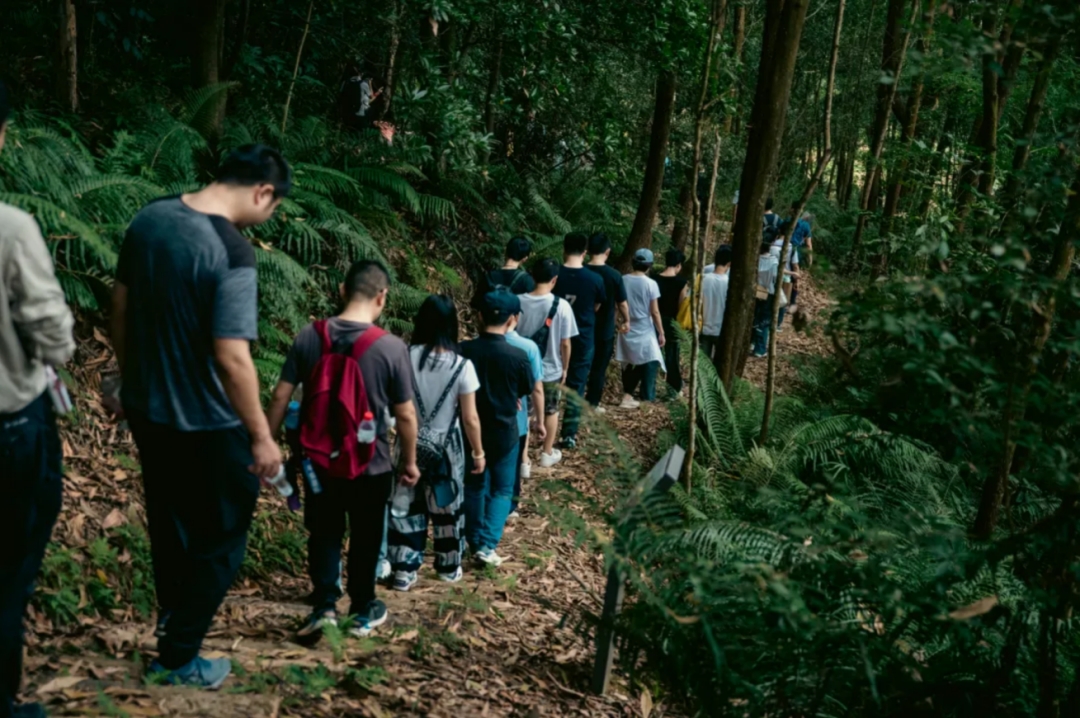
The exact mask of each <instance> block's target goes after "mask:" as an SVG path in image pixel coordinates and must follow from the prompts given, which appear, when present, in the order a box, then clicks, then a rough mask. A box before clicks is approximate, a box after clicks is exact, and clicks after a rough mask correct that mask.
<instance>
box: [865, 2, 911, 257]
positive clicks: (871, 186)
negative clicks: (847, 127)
mask: <svg viewBox="0 0 1080 718" xmlns="http://www.w3.org/2000/svg"><path fill="white" fill-rule="evenodd" d="M907 2H908V0H889V12H888V18H887V20H886V21H885V39H884V41H883V43H882V53H881V71H882V73H883V74H887V75H890V76H891V77H892V79H893V81H892V82H891V83H889V84H888V85H884V84H879V85H878V90H877V105H876V108H875V111H874V126H873V129H872V130H871V135H870V156H869V157H867V160H866V175H865V177H864V179H863V189H862V193H861V194H860V195H859V218H858V220H857V221H856V224H855V237H854V239H853V240H852V247H851V261H852V263H855V262H857V261H858V255H859V250H860V248H861V245H862V237H863V232H864V231H865V229H866V220H867V215H868V213H869V211H870V206H871V198H872V197H874V196H876V191H877V185H878V181H879V179H880V177H881V165H880V162H881V152H882V150H883V149H884V148H885V138H886V136H887V135H888V131H889V118H890V117H891V116H892V108H893V103H894V102H895V101H896V92H897V89H898V88H899V87H900V75H901V73H902V72H903V70H904V58H905V57H906V56H907V47H908V41H909V40H910V39H911V27H912V25H913V24H914V22H915V18H916V17H917V14H916V13H918V10H919V2H918V0H915V2H914V3H912V9H913V11H912V14H911V20H910V22H908V26H907V28H906V29H905V30H904V32H903V34H902V35H901V32H900V25H901V23H902V22H903V20H904V15H905V5H906V4H907Z"/></svg>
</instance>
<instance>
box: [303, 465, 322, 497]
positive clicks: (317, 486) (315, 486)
mask: <svg viewBox="0 0 1080 718" xmlns="http://www.w3.org/2000/svg"><path fill="white" fill-rule="evenodd" d="M300 468H301V469H302V470H303V472H304V478H305V479H307V485H308V488H309V489H311V493H313V494H321V493H322V482H321V481H319V475H318V474H316V473H315V466H314V465H313V464H312V463H311V459H304V460H303V462H301V464H300Z"/></svg>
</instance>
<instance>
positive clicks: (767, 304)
mask: <svg viewBox="0 0 1080 718" xmlns="http://www.w3.org/2000/svg"><path fill="white" fill-rule="evenodd" d="M768 234H769V233H767V236H766V239H765V240H764V241H763V242H762V243H761V248H760V249H759V250H758V273H757V287H756V288H755V289H756V291H757V296H758V297H764V298H763V299H762V298H759V299H757V300H756V301H755V303H754V346H753V352H754V356H755V357H758V358H761V357H763V356H765V355H767V354H768V353H769V325H770V324H771V323H772V307H773V302H774V301H775V299H776V297H775V292H776V273H777V272H778V271H779V270H780V260H779V259H778V258H777V257H775V256H773V253H772V237H770V236H768Z"/></svg>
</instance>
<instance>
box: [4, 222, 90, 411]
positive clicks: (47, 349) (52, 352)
mask: <svg viewBox="0 0 1080 718" xmlns="http://www.w3.org/2000/svg"><path fill="white" fill-rule="evenodd" d="M74 324H75V321H74V319H73V318H72V316H71V310H70V309H68V306H67V304H66V303H65V302H64V290H62V289H61V288H60V284H59V283H58V282H57V281H56V275H55V274H54V273H53V263H52V257H50V256H49V250H48V249H47V248H46V246H45V239H44V238H43V237H42V236H41V230H39V229H38V226H37V222H35V221H34V218H33V217H31V216H30V215H28V214H27V213H26V212H23V211H22V210H20V209H16V208H15V207H12V206H10V205H6V204H4V203H2V202H0V414H10V413H12V412H16V411H19V410H20V409H23V408H25V407H26V406H27V405H28V404H29V403H30V402H32V401H33V400H34V399H36V398H38V397H39V396H41V394H42V392H44V391H45V364H51V365H53V366H60V365H61V364H64V363H65V362H67V360H68V359H70V358H71V355H72V354H74V353H75V338H74V337H73V336H72V327H73V326H74Z"/></svg>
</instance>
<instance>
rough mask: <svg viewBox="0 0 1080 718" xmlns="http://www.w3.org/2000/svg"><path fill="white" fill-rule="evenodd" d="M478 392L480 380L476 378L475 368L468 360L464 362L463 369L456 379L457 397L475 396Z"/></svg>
mask: <svg viewBox="0 0 1080 718" xmlns="http://www.w3.org/2000/svg"><path fill="white" fill-rule="evenodd" d="M479 390H480V378H479V377H477V376H476V367H475V366H473V363H472V362H471V361H469V360H468V359H466V360H465V368H464V369H463V370H462V371H461V376H459V377H458V392H457V393H458V396H465V395H466V394H475V393H476V392H477V391H479Z"/></svg>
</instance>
